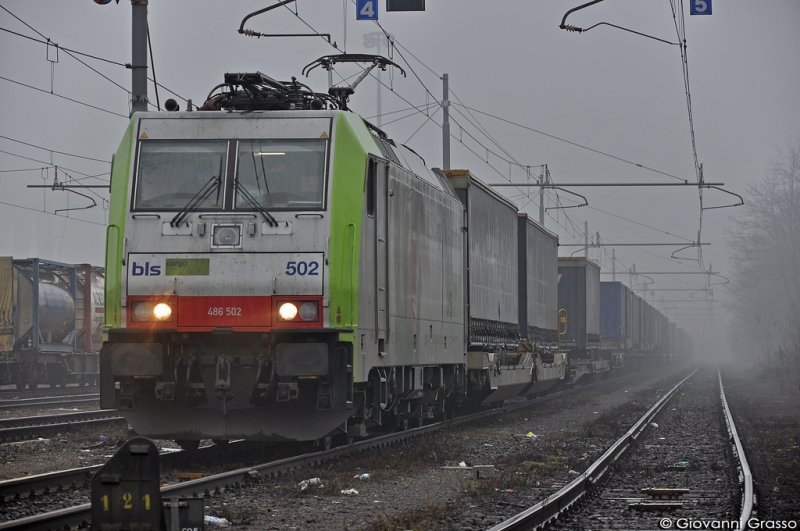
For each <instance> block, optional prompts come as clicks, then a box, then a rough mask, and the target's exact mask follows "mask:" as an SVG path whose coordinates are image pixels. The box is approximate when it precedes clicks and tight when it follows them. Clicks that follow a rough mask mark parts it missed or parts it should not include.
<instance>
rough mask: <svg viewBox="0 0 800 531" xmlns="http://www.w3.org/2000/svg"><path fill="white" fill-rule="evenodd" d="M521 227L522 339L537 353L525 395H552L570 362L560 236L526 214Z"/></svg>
mask: <svg viewBox="0 0 800 531" xmlns="http://www.w3.org/2000/svg"><path fill="white" fill-rule="evenodd" d="M517 223H518V225H517V242H518V243H517V247H518V248H517V252H518V256H519V262H518V273H519V330H520V338H521V339H522V341H521V343H522V344H523V345H529V346H530V348H531V349H532V351H533V352H534V357H533V360H532V364H533V367H532V370H531V374H532V375H533V380H534V381H533V382H532V383H531V385H530V387H528V388H527V389H525V390H524V391H523V393H524V394H526V395H529V396H530V395H536V394H539V393H543V392H546V391H548V390H549V389H551V388H552V387H553V386H555V385H557V384H558V383H559V382H560V381H561V380H563V378H564V376H565V374H566V366H567V363H566V359H565V357H564V355H563V353H560V352H558V283H557V282H556V280H557V279H558V236H557V235H556V234H554V233H552V232H550V231H549V230H547V229H545V228H544V227H542V226H541V225H539V224H538V223H536V222H535V221H533V220H531V219H530V218H529V217H528V216H527V214H524V213H519V214H518V217H517Z"/></svg>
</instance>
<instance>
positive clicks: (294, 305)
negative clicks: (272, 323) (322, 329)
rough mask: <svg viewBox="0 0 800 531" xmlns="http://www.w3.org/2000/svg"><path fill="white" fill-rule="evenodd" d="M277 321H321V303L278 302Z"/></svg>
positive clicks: (301, 301)
mask: <svg viewBox="0 0 800 531" xmlns="http://www.w3.org/2000/svg"><path fill="white" fill-rule="evenodd" d="M276 306H277V309H278V312H277V313H278V315H277V321H279V322H293V323H304V322H305V323H310V322H318V321H319V320H320V313H319V301H303V300H300V301H287V300H282V301H281V300H279V301H276Z"/></svg>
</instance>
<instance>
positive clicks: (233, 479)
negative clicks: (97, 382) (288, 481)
mask: <svg viewBox="0 0 800 531" xmlns="http://www.w3.org/2000/svg"><path fill="white" fill-rule="evenodd" d="M601 383H603V382H596V383H593V384H590V385H583V386H577V387H573V388H571V389H568V390H565V391H560V392H557V393H553V394H550V395H546V396H544V397H541V398H537V399H535V400H520V401H519V402H516V403H512V404H509V405H507V406H504V407H502V408H496V409H489V410H485V411H481V412H478V413H473V414H471V415H466V416H463V417H458V418H456V419H450V420H447V421H443V422H436V423H433V424H429V425H427V426H422V427H419V428H412V429H409V430H406V431H402V432H397V433H391V434H388V435H382V436H378V437H374V438H370V439H367V440H363V441H358V442H353V443H351V444H348V445H345V446H339V447H336V448H331V449H330V450H325V451H320V452H315V453H311V454H304V455H301V456H295V457H289V458H286V459H281V460H279V461H274V462H271V463H265V464H263V465H257V466H253V467H246V468H240V469H237V470H233V471H230V472H224V473H222V474H216V475H213V476H207V477H204V478H199V479H194V480H190V481H186V482H183V483H177V484H175V485H169V486H166V487H163V488H162V489H161V493H162V497H163V498H164V499H166V498H169V497H174V496H196V495H198V494H203V495H205V494H208V495H210V494H211V492H216V491H222V490H224V489H225V488H226V486H227V485H231V484H236V483H241V482H247V481H248V480H250V479H251V478H252V477H253V476H254V475H262V476H265V475H276V474H281V473H284V472H288V471H290V470H293V469H296V468H299V467H302V466H306V465H314V464H317V463H320V462H323V461H327V460H330V459H334V458H336V457H340V456H343V455H346V454H349V453H354V452H360V451H363V450H366V449H368V448H374V447H381V446H386V445H390V444H393V443H396V442H398V441H401V440H403V439H407V438H411V437H417V436H420V435H424V434H427V433H429V432H433V431H436V430H440V429H443V428H445V427H451V426H456V425H459V424H465V423H468V422H473V421H475V420H479V419H481V418H484V417H488V416H492V415H496V414H498V413H502V412H506V411H513V410H516V409H520V408H523V407H528V406H532V405H535V404H541V403H542V402H545V401H548V400H552V399H556V398H560V397H563V396H565V395H570V394H573V393H575V392H578V391H580V390H584V389H588V388H591V387H594V386H595V385H599V384H601ZM181 453H183V452H181ZM164 457H165V456H163V455H162V456H161V459H164ZM53 474H58V472H54V473H53ZM25 479H26V478H19V480H20V481H19V484H18V485H16V488H17V490H19V489H20V488H24V486H21V485H24V483H23V481H24V480H25ZM31 488H32V487H27V488H25V490H26V491H29V490H30V489H31ZM91 514H92V510H91V504H88V503H87V504H83V505H77V506H75V507H68V508H66V509H59V510H57V511H51V512H47V513H42V514H37V515H33V516H28V517H25V518H20V519H18V520H9V521H7V522H1V523H0V531H5V530H11V529H13V530H15V531H46V530H52V529H62V528H65V527H66V526H80V525H84V526H85V525H87V524H88V522H89V521H90V520H91Z"/></svg>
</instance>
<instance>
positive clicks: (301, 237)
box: [101, 111, 363, 446]
mask: <svg viewBox="0 0 800 531" xmlns="http://www.w3.org/2000/svg"><path fill="white" fill-rule="evenodd" d="M338 114H339V113H338V112H336V111H299V112H289V111H287V112H280V111H279V112H269V113H264V112H255V113H212V112H194V113H188V112H183V113H147V114H144V115H141V114H138V115H135V117H134V119H133V121H132V122H131V125H130V127H129V129H128V134H127V136H126V139H125V140H124V141H123V143H122V145H121V146H120V149H119V151H118V152H117V155H116V157H115V161H114V169H113V174H112V206H111V214H110V221H109V228H108V250H107V267H108V268H109V269H110V270H111V271H112V272H111V273H110V274H109V276H108V279H107V283H106V304H107V311H106V326H107V328H108V341H107V343H106V345H105V347H104V349H103V351H102V354H101V379H102V384H101V406H102V407H104V408H118V409H120V410H122V411H123V412H124V414H125V417H126V419H128V422H129V423H130V424H131V425H132V426H133V428H134V429H135V430H136V431H137V432H139V433H140V434H143V435H146V436H150V437H158V438H171V439H176V440H179V441H181V442H182V443H183V445H184V446H192V445H193V444H196V442H197V441H199V440H200V439H206V438H209V439H221V440H228V439H234V438H246V439H251V440H313V439H318V438H321V437H324V436H325V435H327V434H329V433H331V432H332V431H334V430H335V429H336V428H337V426H340V425H342V424H343V423H345V421H346V419H347V417H349V416H350V415H351V414H352V390H351V389H352V351H351V349H350V348H349V347H348V345H349V344H348V343H343V342H342V337H346V335H347V334H348V333H349V332H351V330H348V328H347V327H346V326H343V324H342V305H341V304H336V303H337V301H338V300H339V299H340V298H341V297H342V289H341V286H340V284H341V281H342V279H343V278H345V277H346V273H347V271H342V270H340V269H339V268H340V267H347V264H346V263H345V264H343V265H342V262H343V261H341V260H340V261H337V264H340V265H338V266H337V265H333V266H332V265H331V264H330V263H329V258H330V254H331V252H332V251H331V249H330V247H331V241H332V239H333V240H334V241H338V240H339V239H340V238H338V236H337V229H336V228H333V229H332V227H337V226H344V227H345V229H343V230H346V227H347V226H348V224H347V223H341V222H338V221H340V220H337V218H336V217H337V212H336V209H334V208H332V196H333V193H332V185H331V181H332V175H333V170H334V168H333V166H334V164H333V161H334V156H333V151H334V150H333V146H334V141H333V139H334V138H335V135H336V128H337V127H336V123H337V116H338ZM361 179H362V180H363V173H361ZM359 202H360V200H359ZM337 251H338V249H337ZM350 267H351V269H352V264H350ZM331 297H333V301H332V299H331ZM332 302H333V304H332ZM332 308H333V310H332Z"/></svg>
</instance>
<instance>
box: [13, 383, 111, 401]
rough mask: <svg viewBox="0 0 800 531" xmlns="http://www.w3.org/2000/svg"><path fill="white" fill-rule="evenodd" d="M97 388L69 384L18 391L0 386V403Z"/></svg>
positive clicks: (87, 392) (81, 392) (70, 393)
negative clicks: (67, 385) (66, 385)
mask: <svg viewBox="0 0 800 531" xmlns="http://www.w3.org/2000/svg"><path fill="white" fill-rule="evenodd" d="M98 392H99V388H98V387H97V386H96V385H94V386H83V385H76V386H69V387H50V388H48V389H44V388H42V389H36V390H33V391H18V390H16V389H10V388H0V403H2V402H4V401H6V400H18V399H20V398H42V397H54V396H78V395H90V394H97V393H98Z"/></svg>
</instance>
